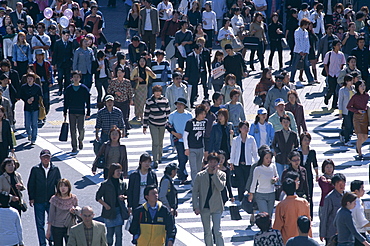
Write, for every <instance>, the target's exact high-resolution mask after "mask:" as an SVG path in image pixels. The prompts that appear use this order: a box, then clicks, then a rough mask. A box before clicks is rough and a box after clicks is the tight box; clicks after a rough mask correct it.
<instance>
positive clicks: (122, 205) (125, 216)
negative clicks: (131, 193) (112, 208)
mask: <svg viewBox="0 0 370 246" xmlns="http://www.w3.org/2000/svg"><path fill="white" fill-rule="evenodd" d="M119 204H120V208H121V216H122V220H127V219H129V218H130V215H129V213H128V209H127V207H126V203H125V202H124V201H121V200H119Z"/></svg>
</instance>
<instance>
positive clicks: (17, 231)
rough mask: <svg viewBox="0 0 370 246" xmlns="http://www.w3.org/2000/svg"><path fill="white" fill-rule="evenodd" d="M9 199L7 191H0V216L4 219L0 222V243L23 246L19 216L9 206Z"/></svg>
mask: <svg viewBox="0 0 370 246" xmlns="http://www.w3.org/2000/svg"><path fill="white" fill-rule="evenodd" d="M9 200H10V196H9V194H8V193H6V192H1V193H0V217H1V218H2V220H3V221H4V222H5V221H6V223H1V224H0V237H1V244H3V245H19V246H23V245H24V244H23V235H22V233H23V229H22V223H21V217H20V216H19V214H18V213H17V210H15V209H14V208H12V207H10V206H9Z"/></svg>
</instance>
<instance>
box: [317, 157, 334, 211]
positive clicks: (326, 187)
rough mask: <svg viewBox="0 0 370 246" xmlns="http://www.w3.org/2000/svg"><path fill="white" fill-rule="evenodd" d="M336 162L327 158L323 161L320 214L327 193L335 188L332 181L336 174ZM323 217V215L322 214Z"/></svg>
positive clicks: (319, 181)
mask: <svg viewBox="0 0 370 246" xmlns="http://www.w3.org/2000/svg"><path fill="white" fill-rule="evenodd" d="M334 168H335V165H334V162H333V160H332V159H326V160H324V162H323V163H322V166H321V170H322V172H323V175H322V176H321V177H320V178H319V180H318V183H319V186H320V188H321V199H320V204H319V216H320V211H321V209H322V207H323V206H324V200H325V197H326V195H327V194H329V192H330V191H332V190H333V189H334V186H333V184H332V183H331V178H332V177H333V174H334ZM320 217H321V216H320Z"/></svg>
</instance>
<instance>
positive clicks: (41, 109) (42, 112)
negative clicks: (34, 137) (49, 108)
mask: <svg viewBox="0 0 370 246" xmlns="http://www.w3.org/2000/svg"><path fill="white" fill-rule="evenodd" d="M45 118H46V110H45V106H44V102H43V100H42V97H39V120H43V119H45Z"/></svg>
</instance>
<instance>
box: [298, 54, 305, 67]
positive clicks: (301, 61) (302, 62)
mask: <svg viewBox="0 0 370 246" xmlns="http://www.w3.org/2000/svg"><path fill="white" fill-rule="evenodd" d="M302 69H304V58H303V57H302V56H301V58H300V59H299V61H298V64H297V70H302Z"/></svg>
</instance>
